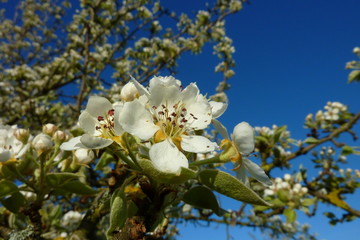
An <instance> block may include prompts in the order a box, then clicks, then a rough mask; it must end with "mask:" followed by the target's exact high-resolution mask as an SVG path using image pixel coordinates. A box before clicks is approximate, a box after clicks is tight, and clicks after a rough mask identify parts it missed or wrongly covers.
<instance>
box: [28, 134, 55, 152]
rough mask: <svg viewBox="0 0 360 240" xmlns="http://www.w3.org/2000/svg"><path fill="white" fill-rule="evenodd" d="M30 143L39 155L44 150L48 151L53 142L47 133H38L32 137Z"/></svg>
mask: <svg viewBox="0 0 360 240" xmlns="http://www.w3.org/2000/svg"><path fill="white" fill-rule="evenodd" d="M32 145H33V147H34V148H35V150H36V151H37V153H38V155H40V154H41V153H43V152H45V151H49V150H50V149H51V148H52V147H53V145H54V143H53V141H52V140H51V138H50V136H49V135H46V134H44V133H40V134H39V135H37V136H36V137H35V138H34V140H33V141H32Z"/></svg>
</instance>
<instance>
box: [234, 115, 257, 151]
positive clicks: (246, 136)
mask: <svg viewBox="0 0 360 240" xmlns="http://www.w3.org/2000/svg"><path fill="white" fill-rule="evenodd" d="M232 140H233V141H234V142H235V144H236V146H237V147H238V150H239V151H240V153H242V154H244V155H248V154H250V153H252V151H254V148H255V135H254V129H253V128H252V127H251V126H250V125H249V124H248V123H247V122H241V123H239V124H238V125H236V126H235V128H234V131H233V135H232Z"/></svg>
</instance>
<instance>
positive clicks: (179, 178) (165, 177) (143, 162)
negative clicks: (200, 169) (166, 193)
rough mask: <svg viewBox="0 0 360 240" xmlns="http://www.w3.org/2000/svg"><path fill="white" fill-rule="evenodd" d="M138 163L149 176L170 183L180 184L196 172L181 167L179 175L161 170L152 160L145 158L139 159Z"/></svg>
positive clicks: (193, 176) (194, 175)
mask: <svg viewBox="0 0 360 240" xmlns="http://www.w3.org/2000/svg"><path fill="white" fill-rule="evenodd" d="M138 163H139V165H140V167H141V168H142V170H143V171H144V172H145V174H147V175H148V176H149V177H151V178H153V179H155V180H157V181H158V182H160V183H171V184H181V183H184V182H185V181H187V180H189V179H191V178H195V177H196V172H195V171H193V170H191V169H189V168H181V172H180V174H179V175H177V174H173V173H166V172H161V171H159V170H158V169H156V168H155V167H154V165H153V164H152V162H151V161H150V160H147V159H139V160H138Z"/></svg>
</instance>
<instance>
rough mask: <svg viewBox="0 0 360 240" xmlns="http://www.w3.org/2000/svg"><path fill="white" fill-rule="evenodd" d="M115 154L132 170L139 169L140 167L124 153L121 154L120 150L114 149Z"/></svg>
mask: <svg viewBox="0 0 360 240" xmlns="http://www.w3.org/2000/svg"><path fill="white" fill-rule="evenodd" d="M115 155H116V156H118V157H119V158H121V160H122V161H123V162H125V163H126V164H127V165H129V166H130V167H131V168H132V169H134V170H140V168H139V167H138V166H137V165H136V164H134V162H132V161H131V160H130V159H128V158H127V156H126V155H125V154H123V153H122V152H121V151H115Z"/></svg>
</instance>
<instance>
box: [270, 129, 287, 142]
mask: <svg viewBox="0 0 360 240" xmlns="http://www.w3.org/2000/svg"><path fill="white" fill-rule="evenodd" d="M285 130H286V125H285V126H282V127H279V128H277V129H276V130H275V132H274V136H273V139H274V143H276V142H278V141H279V140H280V137H281V134H282V133H283V132H284V131H285Z"/></svg>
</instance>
